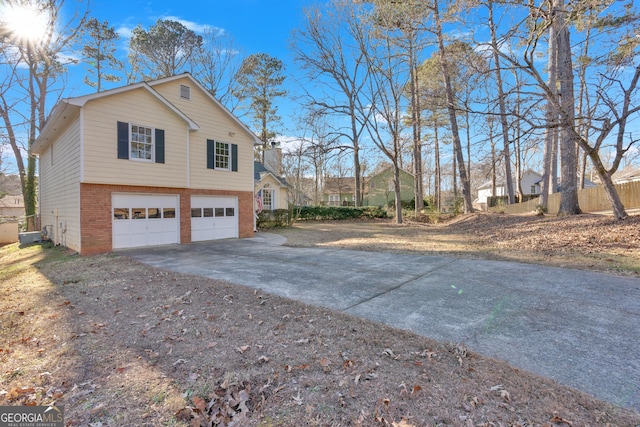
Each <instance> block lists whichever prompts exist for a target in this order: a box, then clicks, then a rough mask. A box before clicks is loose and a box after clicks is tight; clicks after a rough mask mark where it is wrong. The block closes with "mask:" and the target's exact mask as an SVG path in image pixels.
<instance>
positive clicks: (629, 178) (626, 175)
mask: <svg viewBox="0 0 640 427" xmlns="http://www.w3.org/2000/svg"><path fill="white" fill-rule="evenodd" d="M636 181H640V169H623V170H621V171H617V172H616V173H614V174H613V183H614V184H626V183H628V182H636Z"/></svg>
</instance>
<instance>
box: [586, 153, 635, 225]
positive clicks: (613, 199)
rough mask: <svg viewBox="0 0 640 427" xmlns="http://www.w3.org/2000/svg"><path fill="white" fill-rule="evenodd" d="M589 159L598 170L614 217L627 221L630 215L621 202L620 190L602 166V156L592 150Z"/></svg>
mask: <svg viewBox="0 0 640 427" xmlns="http://www.w3.org/2000/svg"><path fill="white" fill-rule="evenodd" d="M589 158H590V159H591V162H592V163H593V166H594V167H595V169H596V173H597V174H598V177H599V178H600V181H601V182H602V186H603V187H604V191H605V194H606V196H607V200H608V201H609V203H611V208H612V210H613V216H615V217H616V219H625V218H626V217H628V216H629V215H628V214H627V212H626V211H625V209H624V205H623V204H622V201H621V200H620V195H619V194H618V190H616V187H615V185H614V184H613V180H612V179H611V174H610V173H608V172H607V170H606V168H605V167H604V165H603V164H602V161H601V160H600V156H599V155H598V153H597V152H596V151H595V150H592V151H591V152H590V153H589Z"/></svg>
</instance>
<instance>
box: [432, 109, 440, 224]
mask: <svg viewBox="0 0 640 427" xmlns="http://www.w3.org/2000/svg"><path fill="white" fill-rule="evenodd" d="M434 113H435V112H434ZM433 133H434V139H433V157H434V159H433V160H434V163H435V171H434V174H435V176H434V178H433V181H434V183H433V192H434V197H433V204H434V205H435V206H436V210H437V211H438V212H440V209H441V208H442V189H441V187H442V172H441V170H440V141H439V140H438V138H439V136H438V123H437V122H436V124H435V126H434V129H433Z"/></svg>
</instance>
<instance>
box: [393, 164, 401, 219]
mask: <svg viewBox="0 0 640 427" xmlns="http://www.w3.org/2000/svg"><path fill="white" fill-rule="evenodd" d="M393 188H394V190H395V195H396V197H395V200H396V224H402V198H401V193H400V168H399V167H398V165H397V164H394V165H393Z"/></svg>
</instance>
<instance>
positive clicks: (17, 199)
mask: <svg viewBox="0 0 640 427" xmlns="http://www.w3.org/2000/svg"><path fill="white" fill-rule="evenodd" d="M22 216H24V198H23V197H22V196H11V195H6V196H4V197H2V198H0V217H2V218H7V217H9V218H19V217H22Z"/></svg>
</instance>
